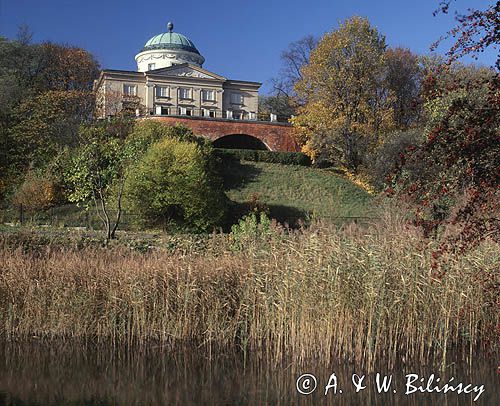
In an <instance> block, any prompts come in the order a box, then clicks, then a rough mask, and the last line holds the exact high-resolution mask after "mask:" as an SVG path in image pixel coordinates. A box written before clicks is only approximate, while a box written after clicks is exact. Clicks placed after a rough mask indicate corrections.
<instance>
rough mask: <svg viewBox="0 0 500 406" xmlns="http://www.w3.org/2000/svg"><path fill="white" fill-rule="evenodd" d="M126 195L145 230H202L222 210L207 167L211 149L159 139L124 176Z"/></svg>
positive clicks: (217, 186)
mask: <svg viewBox="0 0 500 406" xmlns="http://www.w3.org/2000/svg"><path fill="white" fill-rule="evenodd" d="M125 195H126V198H127V200H128V202H129V205H130V206H131V208H132V209H133V210H134V211H136V212H137V213H138V215H139V217H140V219H141V220H142V222H143V223H144V224H145V225H148V224H149V225H162V226H164V227H165V228H166V227H169V226H170V227H171V226H172V225H175V226H182V227H185V226H188V227H191V228H194V229H195V230H198V231H207V230H209V229H210V228H212V227H214V226H217V225H219V224H220V223H221V221H222V218H223V217H224V215H225V211H226V207H227V198H226V196H225V194H224V192H223V190H222V182H221V180H220V179H219V178H218V176H217V175H216V173H215V171H214V169H213V167H212V149H211V147H209V146H201V145H199V144H198V143H195V142H188V141H180V140H179V139H175V138H164V139H162V140H160V141H158V142H156V143H153V144H152V145H151V146H150V147H149V148H148V149H147V151H146V152H145V154H144V155H143V156H142V158H141V159H140V160H139V162H138V163H137V164H135V165H132V166H131V167H130V168H129V171H128V177H127V180H126V183H125Z"/></svg>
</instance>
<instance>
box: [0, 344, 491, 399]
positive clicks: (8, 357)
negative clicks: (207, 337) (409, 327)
mask: <svg viewBox="0 0 500 406" xmlns="http://www.w3.org/2000/svg"><path fill="white" fill-rule="evenodd" d="M496 367H498V365H497V366H495V364H492V363H488V362H486V361H483V362H478V365H477V366H475V367H474V368H472V369H468V368H467V367H465V366H463V365H462V366H459V365H452V366H449V367H448V368H447V369H446V370H445V372H441V373H440V372H439V368H431V367H430V368H426V369H423V368H421V367H414V368H412V367H409V366H402V367H401V368H398V369H397V370H394V371H383V370H381V371H379V372H381V373H383V374H387V375H388V376H389V375H391V374H392V375H393V377H392V379H393V380H392V384H391V387H390V390H389V391H388V393H378V390H377V389H376V385H375V375H374V374H373V373H370V374H365V372H364V371H363V370H362V369H359V368H356V367H354V366H349V365H341V366H339V365H336V366H335V365H334V364H333V363H331V362H320V361H316V362H314V363H311V364H309V365H304V366H303V367H296V366H294V365H293V364H283V365H272V364H271V363H269V362H268V361H267V360H265V359H262V358H261V357H259V356H258V355H256V354H250V355H247V357H246V359H245V357H243V355H242V354H235V353H232V352H230V351H214V352H212V355H211V357H208V356H207V355H206V352H202V351H198V350H197V349H196V348H184V349H182V350H176V351H175V352H171V351H168V350H166V349H162V348H160V347H157V346H154V345H149V346H147V347H145V348H142V349H138V348H136V349H125V348H120V349H116V348H115V349H114V348H113V347H111V346H107V347H106V346H100V347H96V346H93V345H87V346H85V345H79V344H75V343H62V342H56V343H54V342H53V343H52V344H48V343H44V342H41V341H40V342H38V341H34V342H29V343H8V344H6V343H4V344H1V345H0V405H65V404H71V405H175V404H179V405H291V404H299V405H309V404H314V405H316V404H320V405H321V404H325V405H327V404H331V405H333V404H335V405H358V404H359V405H406V404H408V405H466V404H471V405H476V404H479V405H498V404H500V388H499V381H500V374H498V372H497V370H496V369H495V368H496ZM306 372H308V373H313V374H314V375H315V377H316V380H317V389H316V390H315V391H314V392H313V394H311V395H301V394H300V393H299V392H298V391H297V388H296V386H297V383H296V382H297V378H298V377H299V376H300V375H301V374H303V373H306ZM432 372H434V373H436V374H437V376H439V377H440V378H441V381H440V382H441V383H443V382H444V383H445V382H447V381H448V379H450V377H454V378H455V379H454V380H453V381H452V382H453V383H455V384H456V383H459V382H462V383H464V384H468V383H472V384H473V386H474V385H475V386H476V389H477V387H479V385H484V393H482V394H481V395H480V396H479V398H478V400H477V401H476V402H474V401H473V400H472V399H473V397H474V396H476V395H477V392H476V393H473V394H469V395H466V394H461V395H458V394H456V393H448V394H446V395H444V394H442V393H439V394H436V393H434V394H429V393H421V392H417V393H413V394H405V391H406V389H405V388H406V387H405V382H406V374H409V373H415V374H419V379H420V378H421V377H425V382H427V379H428V377H429V376H430V374H431V373H432ZM332 373H335V376H336V379H337V387H336V394H335V393H334V389H333V387H332V388H331V389H330V390H329V391H328V394H327V395H326V396H325V395H324V392H325V386H326V385H327V382H328V379H329V377H330V376H331V374H332ZM353 374H357V375H358V376H362V375H363V374H365V375H366V376H365V378H364V379H363V380H362V381H361V386H366V388H365V389H362V390H360V391H359V392H358V393H356V391H355V387H354V385H353V384H352V376H353ZM437 376H436V377H437ZM355 378H356V377H355ZM311 382H312V380H311ZM333 382H334V381H332V382H331V383H332V384H333ZM302 383H304V382H302ZM306 383H307V382H306ZM415 385H416V383H415ZM305 386H307V385H305ZM424 386H425V385H424ZM299 387H300V388H301V390H302V391H305V388H304V387H301V386H299ZM308 387H309V390H310V388H311V387H312V386H308ZM469 388H472V386H471V387H469ZM340 390H342V394H341V393H340ZM394 390H396V393H394Z"/></svg>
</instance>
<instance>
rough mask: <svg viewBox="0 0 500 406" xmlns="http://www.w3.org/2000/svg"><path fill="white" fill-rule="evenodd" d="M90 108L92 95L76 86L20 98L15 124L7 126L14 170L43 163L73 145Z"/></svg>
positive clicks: (90, 115)
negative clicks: (77, 88) (70, 89)
mask: <svg viewBox="0 0 500 406" xmlns="http://www.w3.org/2000/svg"><path fill="white" fill-rule="evenodd" d="M93 108H94V100H93V95H92V94H91V93H89V92H82V91H77V90H72V91H48V92H45V93H42V94H40V95H38V96H35V97H31V98H28V99H26V100H24V101H23V102H21V103H20V105H19V106H17V107H16V109H15V111H14V118H15V120H16V122H17V124H15V125H14V126H13V127H11V128H10V129H9V133H10V139H11V140H12V143H13V144H12V145H11V147H10V149H11V153H12V154H14V156H15V157H16V160H15V165H16V168H17V170H18V171H23V170H25V169H26V168H28V167H29V166H32V167H35V168H37V167H42V166H44V165H45V164H47V163H48V162H49V161H50V160H51V159H52V158H53V157H54V156H55V155H56V154H57V152H58V151H59V150H60V149H61V148H63V147H65V146H68V147H72V146H75V145H76V143H77V140H78V130H79V127H80V125H81V124H82V123H84V122H88V121H89V120H90V119H91V117H92V111H93Z"/></svg>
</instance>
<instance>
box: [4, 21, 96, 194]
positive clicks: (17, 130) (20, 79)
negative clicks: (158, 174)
mask: <svg viewBox="0 0 500 406" xmlns="http://www.w3.org/2000/svg"><path fill="white" fill-rule="evenodd" d="M98 71H99V65H98V63H97V62H96V60H95V59H94V57H93V56H92V55H91V54H90V53H89V52H87V51H85V50H83V49H81V48H77V47H71V46H67V45H58V44H53V43H44V44H32V43H31V34H30V32H29V30H28V29H27V28H26V27H24V28H23V29H21V30H20V32H19V34H18V37H17V39H15V40H8V39H6V38H3V37H0V147H1V148H0V200H4V198H5V196H7V195H8V194H10V193H11V192H12V190H13V188H14V187H15V186H16V185H18V184H19V183H20V182H22V179H23V177H24V173H23V172H24V171H25V170H26V169H27V168H28V167H30V165H31V166H34V167H37V166H40V165H44V164H46V163H47V159H50V157H52V156H53V155H54V154H55V153H56V151H57V149H58V148H60V147H61V146H66V145H70V144H72V143H74V141H75V134H76V131H77V129H78V126H79V125H80V123H82V122H85V121H87V120H88V119H89V117H90V115H91V112H92V109H93V107H92V105H93V101H92V100H93V96H92V94H91V88H92V82H93V80H94V79H96V78H97V75H98Z"/></svg>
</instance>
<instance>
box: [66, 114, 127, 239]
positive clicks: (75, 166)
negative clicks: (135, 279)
mask: <svg viewBox="0 0 500 406" xmlns="http://www.w3.org/2000/svg"><path fill="white" fill-rule="evenodd" d="M109 126H110V124H109V123H107V122H106V123H99V124H96V125H89V126H85V127H81V129H80V137H81V145H80V146H79V147H78V148H77V149H76V150H75V151H74V153H73V156H72V160H71V166H70V167H69V168H68V171H67V173H66V176H65V177H66V182H67V184H68V185H69V187H70V191H69V193H68V196H67V198H68V200H69V201H70V202H74V203H79V204H82V205H84V207H86V208H87V209H90V208H92V207H93V208H94V209H95V211H96V213H97V214H98V216H99V218H100V219H101V221H102V223H103V226H104V230H105V232H106V241H109V240H110V239H114V238H115V236H116V230H117V228H118V225H119V224H120V220H121V216H122V197H123V190H124V184H125V178H126V168H127V166H128V165H129V163H130V162H131V160H132V159H133V157H134V151H133V149H131V148H128V147H127V144H126V143H125V141H124V140H123V139H120V138H119V137H116V136H113V133H112V132H111V131H109V130H108V127H109ZM113 211H114V212H115V213H116V215H115V216H114V219H112V212H113Z"/></svg>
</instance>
